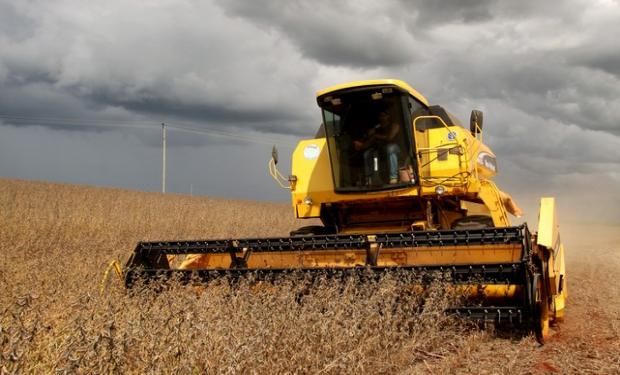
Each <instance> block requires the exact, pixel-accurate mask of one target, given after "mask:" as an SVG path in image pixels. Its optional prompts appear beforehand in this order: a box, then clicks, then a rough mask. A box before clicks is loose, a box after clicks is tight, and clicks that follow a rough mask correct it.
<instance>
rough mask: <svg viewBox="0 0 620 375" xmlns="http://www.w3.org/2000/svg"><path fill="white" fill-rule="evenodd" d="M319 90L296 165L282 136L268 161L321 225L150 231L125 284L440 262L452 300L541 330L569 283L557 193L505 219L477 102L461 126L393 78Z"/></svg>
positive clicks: (429, 266)
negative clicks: (170, 233)
mask: <svg viewBox="0 0 620 375" xmlns="http://www.w3.org/2000/svg"><path fill="white" fill-rule="evenodd" d="M317 103H318V106H319V107H320V108H321V111H322V115H323V123H322V124H321V127H320V129H319V131H318V133H317V135H316V137H315V138H313V139H307V140H302V141H300V142H299V144H298V145H297V147H296V149H295V151H294V152H293V158H292V173H291V175H290V176H289V177H288V178H284V177H283V176H282V175H281V174H280V173H279V172H278V170H277V169H276V164H277V152H276V151H275V149H274V152H273V158H272V161H271V162H270V173H271V174H272V176H273V177H274V178H276V179H278V180H279V182H280V183H281V184H282V185H284V186H285V187H287V188H289V189H290V191H291V198H292V206H293V211H294V213H295V216H296V217H297V218H300V219H305V218H318V219H320V220H321V222H322V224H323V225H319V226H317V225H315V226H307V227H302V228H299V229H298V230H296V231H293V232H291V233H290V236H288V237H279V238H250V239H221V240H206V241H173V242H142V243H139V244H138V246H137V247H136V249H135V251H134V253H133V254H132V256H131V258H130V259H129V261H128V262H127V265H126V267H125V273H124V275H125V283H126V285H127V286H128V287H130V286H132V285H133V284H134V282H135V281H136V280H137V279H138V278H147V279H148V278H153V277H155V278H162V277H163V278H166V277H170V276H171V275H178V277H180V278H181V279H183V280H195V279H200V280H203V281H209V280H211V279H213V278H218V277H221V276H223V275H226V276H228V277H237V276H241V275H244V274H247V273H249V272H251V273H253V274H254V275H256V277H258V278H265V279H270V278H273V277H274V275H278V274H282V273H287V272H291V271H299V272H305V273H310V274H311V273H313V272H317V271H320V272H323V273H327V274H331V275H335V276H339V275H345V274H351V273H356V272H360V270H364V272H366V273H376V274H381V273H382V272H386V271H390V270H398V271H399V272H412V273H425V272H429V271H432V272H435V271H437V272H440V273H443V274H448V275H449V278H450V280H451V282H452V283H454V284H455V285H457V286H460V287H462V288H463V290H465V291H466V292H467V293H468V295H469V297H470V298H468V299H466V300H465V303H464V305H463V306H456V307H454V308H452V309H451V311H452V312H454V313H457V314H460V315H463V316H467V317H470V318H473V319H480V320H485V321H496V322H503V321H510V322H513V323H517V324H519V323H520V324H523V325H527V326H529V327H531V328H532V329H533V330H534V331H535V332H536V334H537V338H538V339H539V340H540V341H541V342H542V341H543V340H544V337H545V336H546V334H547V331H548V326H549V323H550V322H555V321H558V320H560V319H561V318H562V317H563V313H564V304H565V301H566V297H567V292H566V272H565V268H564V249H563V246H562V244H561V242H560V236H559V233H558V222H557V218H556V214H555V201H554V199H553V198H542V199H541V203H540V213H539V222H538V231H537V232H536V233H531V232H530V230H529V229H528V226H527V225H526V224H522V225H519V226H513V225H512V224H511V223H510V219H509V214H512V215H514V216H520V215H521V210H520V209H519V207H518V206H517V204H516V203H515V202H514V200H513V199H512V198H511V197H510V195H508V194H507V193H505V192H503V191H501V190H499V189H498V188H497V186H496V185H495V184H494V183H493V181H492V178H493V177H494V176H495V174H496V173H497V162H496V157H495V154H494V153H493V152H492V151H491V149H490V148H489V147H487V146H486V145H485V144H484V143H483V142H482V138H483V130H482V129H483V116H482V112H480V111H477V110H474V111H472V114H471V118H470V126H469V129H465V128H464V127H463V126H462V125H461V123H460V122H459V121H458V119H456V118H455V117H454V116H453V115H452V114H450V113H449V112H447V111H446V110H445V109H444V108H442V107H441V106H436V105H429V103H428V101H427V100H426V98H424V97H423V96H422V95H421V94H420V93H418V92H417V91H416V90H414V89H413V88H411V87H410V86H409V85H408V84H406V83H404V82H402V81H400V80H393V79H385V80H370V81H360V82H352V83H347V84H343V85H338V86H334V87H330V88H328V89H325V90H322V91H320V92H319V93H318V94H317ZM179 256H182V257H179ZM467 301H469V302H467Z"/></svg>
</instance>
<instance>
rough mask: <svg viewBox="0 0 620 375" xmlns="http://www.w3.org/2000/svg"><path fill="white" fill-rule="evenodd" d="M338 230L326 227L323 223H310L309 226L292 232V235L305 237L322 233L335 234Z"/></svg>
mask: <svg viewBox="0 0 620 375" xmlns="http://www.w3.org/2000/svg"><path fill="white" fill-rule="evenodd" d="M335 233H336V231H335V230H334V229H332V228H329V227H324V226H322V225H309V226H307V227H301V228H299V229H296V230H294V231H292V232H291V234H290V235H291V237H305V236H315V235H321V234H335Z"/></svg>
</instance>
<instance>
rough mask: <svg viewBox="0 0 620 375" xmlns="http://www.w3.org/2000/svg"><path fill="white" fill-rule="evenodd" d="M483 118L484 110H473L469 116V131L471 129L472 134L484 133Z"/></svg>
mask: <svg viewBox="0 0 620 375" xmlns="http://www.w3.org/2000/svg"><path fill="white" fill-rule="evenodd" d="M482 120H483V115H482V111H479V110H477V109H474V110H472V111H471V116H470V117H469V131H471V135H473V136H474V137H475V136H476V135H478V134H480V133H482Z"/></svg>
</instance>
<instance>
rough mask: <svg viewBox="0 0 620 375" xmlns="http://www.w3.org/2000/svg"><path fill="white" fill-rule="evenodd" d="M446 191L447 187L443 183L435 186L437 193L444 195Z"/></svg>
mask: <svg viewBox="0 0 620 375" xmlns="http://www.w3.org/2000/svg"><path fill="white" fill-rule="evenodd" d="M445 192H446V188H445V187H444V186H443V185H437V186H436V187H435V193H437V195H442V194H443V193H445Z"/></svg>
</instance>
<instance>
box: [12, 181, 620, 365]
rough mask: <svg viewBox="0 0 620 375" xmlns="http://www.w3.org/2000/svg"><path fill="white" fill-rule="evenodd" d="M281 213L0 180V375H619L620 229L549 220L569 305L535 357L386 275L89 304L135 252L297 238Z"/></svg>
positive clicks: (114, 291) (284, 210) (171, 290)
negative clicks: (181, 244) (190, 243)
mask: <svg viewBox="0 0 620 375" xmlns="http://www.w3.org/2000/svg"><path fill="white" fill-rule="evenodd" d="M292 215H293V211H292V209H291V208H290V206H289V205H287V204H275V203H259V202H249V201H230V200H219V199H211V198H206V197H190V196H185V195H175V194H166V195H162V194H157V193H143V192H135V191H127V190H119V189H106V188H96V187H88V186H75V185H63V184H50V183H40V182H29V181H19V180H7V179H0V373H2V374H4V373H51V372H68V373H123V374H124V373H147V372H148V373H173V372H174V373H204V372H208V373H290V372H298V373H317V374H319V373H320V374H339V373H343V372H346V373H407V374H409V373H458V374H460V373H473V374H504V373H505V374H513V373H518V374H546V373H575V374H585V373H606V374H607V373H620V287H619V286H618V283H617V281H616V280H617V278H618V272H619V271H620V228H619V227H618V226H614V225H611V224H609V223H598V224H597V223H580V222H578V221H571V218H561V220H563V221H562V223H561V233H562V240H563V242H564V244H565V248H566V256H567V269H568V271H567V273H568V292H569V299H568V307H567V310H566V318H565V321H564V322H563V323H561V324H559V325H558V326H556V327H554V328H553V330H552V331H553V332H552V337H551V338H550V339H549V340H548V343H547V344H546V345H544V346H541V345H539V344H538V343H537V342H536V340H535V339H534V337H533V336H532V335H531V334H529V333H518V332H506V331H503V330H502V331H497V330H495V329H493V328H492V327H488V328H487V329H479V328H477V327H472V326H471V325H470V324H466V323H464V322H460V321H458V320H456V319H454V318H451V317H446V316H445V315H444V314H442V313H441V311H442V306H444V304H445V303H446V301H447V299H448V298H450V296H448V295H447V294H446V293H445V291H444V288H442V285H441V284H437V285H433V286H432V287H431V289H430V291H429V292H428V294H427V295H426V296H425V298H424V299H423V300H421V298H420V296H418V295H415V294H414V293H411V294H404V293H403V292H402V289H401V286H400V284H399V283H398V282H397V281H396V279H397V277H390V276H388V277H385V278H384V279H382V280H378V281H375V282H372V283H369V284H359V283H357V282H355V281H352V280H348V281H344V282H342V283H340V284H339V285H333V283H332V282H330V281H329V280H319V281H318V282H317V281H315V282H313V283H312V285H310V284H309V281H308V280H306V279H304V278H303V277H302V276H299V275H292V276H291V277H290V278H288V279H282V280H279V282H278V283H276V284H275V285H271V284H270V285H267V286H263V287H259V288H257V287H256V284H255V283H252V282H250V281H242V282H240V283H238V284H231V283H229V282H228V281H227V280H223V281H221V282H216V283H214V284H210V285H209V286H207V287H203V288H196V287H188V286H181V285H174V284H172V285H170V286H168V287H166V288H165V289H164V290H161V291H158V292H155V291H153V290H151V289H149V288H147V287H139V288H137V289H136V290H134V291H132V292H131V293H129V292H127V291H126V290H125V289H124V287H123V286H122V284H121V283H120V281H119V280H118V279H117V278H116V276H115V275H114V274H112V275H111V276H110V278H109V279H108V280H107V282H106V283H105V284H104V285H103V287H104V289H103V293H100V287H101V280H102V277H103V273H104V271H105V269H106V267H107V266H108V265H109V264H110V261H112V260H114V259H120V260H121V261H125V260H126V259H127V257H128V255H129V253H130V252H131V251H132V250H133V248H134V247H135V245H136V243H137V242H138V241H142V240H170V239H179V240H180V239H207V238H230V237H248V236H251V237H254V236H281V235H287V234H288V232H289V231H290V230H292V229H295V228H297V227H299V226H301V225H307V224H308V223H306V222H297V221H296V220H294V219H293V218H292ZM531 224H533V223H531ZM530 226H535V225H530ZM259 286H260V285H259ZM309 286H311V287H312V288H311V289H312V290H311V292H310V293H307V290H308V287H309ZM300 296H302V297H303V298H301V297H300Z"/></svg>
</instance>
